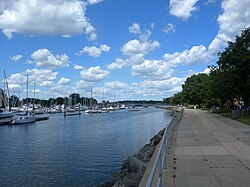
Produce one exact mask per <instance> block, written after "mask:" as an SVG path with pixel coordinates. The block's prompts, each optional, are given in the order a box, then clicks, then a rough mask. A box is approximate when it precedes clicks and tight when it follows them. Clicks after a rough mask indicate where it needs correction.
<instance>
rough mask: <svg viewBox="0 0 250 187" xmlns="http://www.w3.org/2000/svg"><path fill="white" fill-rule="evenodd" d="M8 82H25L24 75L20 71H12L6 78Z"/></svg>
mask: <svg viewBox="0 0 250 187" xmlns="http://www.w3.org/2000/svg"><path fill="white" fill-rule="evenodd" d="M8 82H9V84H23V83H25V82H26V76H25V75H23V74H21V73H14V74H12V75H10V77H9V78H8Z"/></svg>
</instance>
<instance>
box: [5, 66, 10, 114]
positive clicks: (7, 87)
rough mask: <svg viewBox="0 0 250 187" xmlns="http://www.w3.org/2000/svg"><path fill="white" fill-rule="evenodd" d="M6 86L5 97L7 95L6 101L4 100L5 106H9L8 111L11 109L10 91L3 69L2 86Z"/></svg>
mask: <svg viewBox="0 0 250 187" xmlns="http://www.w3.org/2000/svg"><path fill="white" fill-rule="evenodd" d="M5 86H6V89H7V90H6V97H7V101H6V107H7V108H9V112H10V111H11V106H10V92H9V86H8V81H7V76H6V72H5V70H4V88H5Z"/></svg>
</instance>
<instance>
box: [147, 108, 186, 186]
mask: <svg viewBox="0 0 250 187" xmlns="http://www.w3.org/2000/svg"><path fill="white" fill-rule="evenodd" d="M183 113H184V108H182V109H179V110H176V111H174V113H173V119H172V120H171V122H170V123H169V125H168V126H167V127H166V129H165V131H164V135H163V137H162V141H161V144H160V147H159V150H158V153H157V156H156V158H155V161H154V164H153V167H152V169H151V172H150V175H149V178H148V181H147V184H146V187H151V186H152V183H153V180H154V178H155V174H156V173H157V169H158V179H157V187H161V186H162V174H163V171H164V170H166V168H167V164H166V154H167V150H168V146H169V137H170V135H171V132H172V128H173V126H174V125H175V124H176V123H178V122H179V120H180V119H181V118H182V115H183Z"/></svg>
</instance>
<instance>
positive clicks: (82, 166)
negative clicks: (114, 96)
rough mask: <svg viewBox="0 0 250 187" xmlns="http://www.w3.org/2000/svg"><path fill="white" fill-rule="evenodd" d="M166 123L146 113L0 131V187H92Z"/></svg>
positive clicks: (57, 118)
mask: <svg viewBox="0 0 250 187" xmlns="http://www.w3.org/2000/svg"><path fill="white" fill-rule="evenodd" d="M170 120H171V117H170V113H169V112H168V111H166V110H161V109H156V108H153V107H152V108H151V107H150V108H144V109H141V110H140V111H137V112H128V111H127V110H120V111H114V112H110V113H103V114H92V115H91V114H82V115H81V116H69V117H64V116H63V114H52V115H50V118H49V120H47V121H37V122H35V123H32V124H24V125H17V126H0V173H1V175H0V186H86V187H89V186H98V184H99V183H100V182H103V181H108V180H110V179H111V178H112V177H111V174H112V173H115V172H119V171H120V167H121V165H122V162H123V160H125V159H126V158H127V157H128V156H129V155H132V154H135V153H136V152H137V151H138V150H139V149H140V148H141V147H142V146H143V145H144V144H146V143H148V142H149V140H150V138H152V137H153V136H154V135H155V134H157V133H158V132H159V131H160V130H161V129H162V128H164V127H165V126H166V125H167V124H168V123H169V122H170Z"/></svg>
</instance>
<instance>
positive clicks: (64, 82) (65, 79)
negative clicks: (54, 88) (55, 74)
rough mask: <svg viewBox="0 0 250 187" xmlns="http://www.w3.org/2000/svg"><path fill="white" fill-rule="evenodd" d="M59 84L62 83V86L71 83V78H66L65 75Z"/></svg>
mask: <svg viewBox="0 0 250 187" xmlns="http://www.w3.org/2000/svg"><path fill="white" fill-rule="evenodd" d="M57 84H58V85H62V86H65V85H69V84H70V79H68V78H65V77H62V78H61V79H60V80H59V81H58V83H57Z"/></svg>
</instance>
